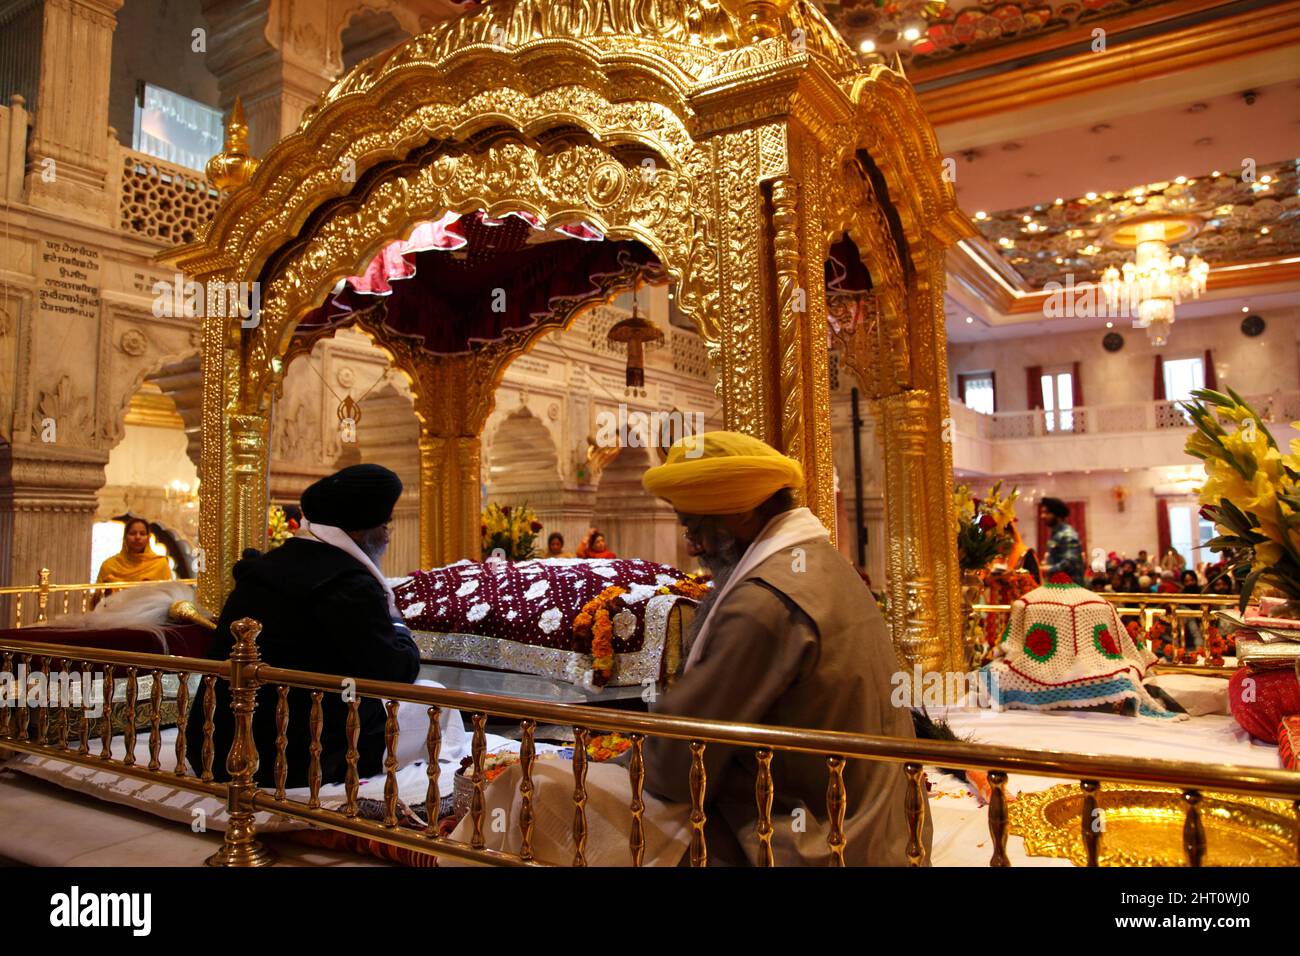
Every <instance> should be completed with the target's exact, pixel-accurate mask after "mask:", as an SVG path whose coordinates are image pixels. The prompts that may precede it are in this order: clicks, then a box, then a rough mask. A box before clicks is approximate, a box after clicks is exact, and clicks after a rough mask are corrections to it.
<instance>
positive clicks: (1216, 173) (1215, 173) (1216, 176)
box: [1210, 169, 1223, 179]
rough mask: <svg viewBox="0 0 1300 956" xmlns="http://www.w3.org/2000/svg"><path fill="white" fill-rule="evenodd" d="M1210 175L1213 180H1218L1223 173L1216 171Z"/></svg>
mask: <svg viewBox="0 0 1300 956" xmlns="http://www.w3.org/2000/svg"><path fill="white" fill-rule="evenodd" d="M1210 175H1211V176H1213V177H1214V178H1215V179H1218V178H1219V177H1220V176H1222V175H1223V173H1221V172H1219V171H1218V170H1217V169H1216V170H1215V171H1214V172H1212V173H1210Z"/></svg>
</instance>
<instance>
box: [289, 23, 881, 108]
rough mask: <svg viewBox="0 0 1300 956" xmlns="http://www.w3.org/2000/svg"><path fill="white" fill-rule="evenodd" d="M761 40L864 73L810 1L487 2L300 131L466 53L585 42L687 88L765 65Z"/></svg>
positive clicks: (408, 48)
mask: <svg viewBox="0 0 1300 956" xmlns="http://www.w3.org/2000/svg"><path fill="white" fill-rule="evenodd" d="M728 8H729V9H730V10H731V11H732V12H731V13H729V12H728ZM781 8H786V9H785V10H784V13H782V12H780V11H781ZM751 9H752V10H754V11H755V12H754V13H751ZM765 15H766V16H767V18H766V19H763V17H764V16H765ZM764 31H766V35H772V36H774V35H777V34H781V35H784V36H785V37H786V38H787V39H789V41H790V43H791V45H792V46H793V47H794V48H795V49H796V50H798V51H799V52H807V53H808V54H809V55H810V56H812V57H813V58H815V59H816V60H818V61H819V62H820V63H821V64H822V65H823V66H824V67H825V68H826V69H827V71H828V72H829V73H830V74H831V75H832V76H835V77H837V78H838V77H844V76H846V75H848V74H852V73H855V72H861V71H862V67H861V66H860V64H859V63H858V62H857V60H856V58H855V57H854V55H853V51H852V50H851V49H850V48H849V46H848V44H846V43H845V42H844V40H843V39H842V38H841V37H840V35H839V34H838V33H836V31H835V28H834V27H832V26H831V24H830V22H829V21H827V19H826V18H825V16H823V15H822V13H821V11H820V10H818V9H817V7H816V6H814V5H813V4H812V3H809V2H807V0H795V2H793V3H792V2H790V0H776V2H771V0H769V2H766V3H752V2H748V0H726V2H723V3H718V2H714V0H563V2H556V0H489V2H486V3H484V4H483V5H482V6H480V7H478V8H476V9H474V10H471V11H470V12H468V13H466V14H465V15H464V16H461V17H458V18H456V19H454V20H446V21H444V22H442V23H439V24H437V25H436V26H434V27H433V28H432V29H430V30H428V31H427V32H425V33H421V34H420V35H418V36H414V37H412V38H411V39H409V40H407V41H406V42H404V43H401V44H399V45H398V46H395V47H393V48H392V49H390V50H386V51H384V52H383V53H379V54H376V55H375V56H373V57H371V58H370V59H368V60H363V61H362V62H361V63H358V64H357V65H356V66H355V67H353V68H352V69H351V70H350V71H349V72H348V73H346V74H344V76H343V77H341V78H340V79H339V80H338V81H337V82H336V83H335V84H334V85H333V86H331V87H330V88H329V89H328V90H326V91H325V93H324V94H323V95H322V96H321V99H320V101H319V102H318V103H317V105H316V106H315V107H313V108H311V109H309V110H308V111H307V112H306V114H304V117H303V123H304V124H306V123H307V122H309V121H310V119H311V118H312V116H313V115H315V113H316V112H317V111H318V110H319V109H320V108H321V107H322V106H324V105H325V104H326V103H329V102H332V101H334V100H336V99H338V98H339V97H342V96H345V95H347V94H349V93H356V92H361V91H365V90H368V89H370V88H371V87H373V86H375V85H377V84H379V83H380V82H381V81H382V80H383V79H384V78H385V77H387V76H389V75H391V74H392V73H394V72H396V71H399V70H402V69H404V68H407V67H410V66H412V65H415V64H420V65H426V66H434V65H439V64H442V63H443V62H445V61H447V60H448V59H450V58H451V57H452V56H454V55H455V54H456V53H458V52H460V51H462V50H465V49H468V48H475V49H477V50H478V51H483V49H484V48H487V49H497V50H502V51H507V50H509V51H516V50H519V49H520V48H527V47H534V46H536V47H538V48H545V46H546V45H547V41H550V40H556V39H567V40H579V41H582V42H583V43H585V44H588V45H590V46H591V47H593V48H594V50H595V51H596V52H597V53H598V54H604V55H606V56H614V57H617V56H620V55H621V56H623V57H626V58H627V59H628V60H629V61H631V60H637V59H642V60H644V59H657V60H662V61H666V62H667V63H669V64H672V65H673V66H674V67H675V68H676V70H677V71H678V72H679V73H680V74H681V76H682V78H683V79H685V80H686V81H688V82H700V81H705V80H708V79H711V78H713V77H715V76H718V75H719V74H722V73H725V72H730V71H733V70H735V69H738V68H744V67H745V66H749V65H754V64H756V63H757V62H761V61H762V59H763V58H762V57H755V55H754V54H753V53H752V52H751V51H752V47H750V46H749V45H748V43H747V37H749V36H753V35H755V34H758V35H760V36H761V35H764V34H763V32H764Z"/></svg>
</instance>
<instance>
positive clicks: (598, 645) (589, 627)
mask: <svg viewBox="0 0 1300 956" xmlns="http://www.w3.org/2000/svg"><path fill="white" fill-rule="evenodd" d="M626 593H627V589H626V588H621V587H618V586H617V585H610V586H609V587H607V588H605V590H603V591H601V592H600V594H598V595H596V596H595V597H594V598H592V599H591V600H590V601H588V602H587V603H586V604H584V605H583V606H582V610H581V611H579V612H578V616H577V617H575V618H574V619H573V633H574V634H576V635H577V636H578V637H583V638H587V639H589V640H590V641H591V682H592V683H593V684H595V685H596V686H597V687H604V686H605V684H606V683H607V682H608V681H609V679H610V677H611V676H613V673H614V623H613V620H612V617H611V614H610V611H611V610H612V609H613V608H615V607H616V606H618V605H621V604H622V600H621V598H622V596H623V595H624V594H626Z"/></svg>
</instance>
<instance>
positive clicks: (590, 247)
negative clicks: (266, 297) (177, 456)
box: [296, 212, 667, 354]
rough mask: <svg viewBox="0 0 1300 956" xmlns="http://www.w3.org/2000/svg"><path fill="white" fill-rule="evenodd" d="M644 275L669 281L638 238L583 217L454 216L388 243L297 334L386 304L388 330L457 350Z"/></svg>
mask: <svg viewBox="0 0 1300 956" xmlns="http://www.w3.org/2000/svg"><path fill="white" fill-rule="evenodd" d="M618 277H623V278H624V280H625V281H618ZM611 280H614V281H611ZM641 281H649V282H655V283H657V282H664V281H667V279H666V276H665V275H664V273H663V270H662V268H661V267H660V265H659V263H658V260H657V259H656V258H655V257H654V254H653V253H651V252H650V250H649V249H647V248H646V247H645V246H643V245H642V244H641V243H639V242H636V241H610V240H607V239H605V237H604V236H602V235H601V233H600V232H598V231H597V230H595V229H594V228H592V227H590V226H587V225H585V224H582V223H577V224H571V225H565V226H560V227H557V228H555V229H551V230H546V229H543V228H541V225H540V223H538V221H537V220H536V219H535V218H534V217H532V216H530V215H528V214H527V213H510V214H507V215H506V216H503V217H502V218H500V219H489V218H487V217H486V216H484V215H483V213H482V212H472V213H467V214H465V215H463V216H461V215H457V214H455V213H452V214H449V215H447V216H444V217H443V218H442V219H439V220H438V221H436V222H424V223H421V224H420V225H419V226H417V227H416V229H415V230H414V232H412V234H411V236H410V238H409V239H405V240H400V241H397V242H392V243H389V244H388V245H387V246H385V247H384V249H383V250H381V251H380V252H379V254H377V255H376V256H375V257H374V258H373V259H372V260H371V261H370V264H369V265H368V266H367V267H366V271H365V272H364V273H363V274H362V275H360V276H352V277H350V278H348V279H346V280H344V281H343V282H341V283H340V284H339V287H338V288H336V290H335V291H334V293H333V294H332V295H331V296H330V297H329V298H328V299H327V300H326V302H325V304H324V305H323V306H321V307H320V308H318V309H315V310H313V311H312V312H310V313H309V314H308V315H307V316H306V318H304V319H303V321H302V322H301V323H299V325H298V329H297V331H296V334H297V335H304V336H305V335H313V334H315V333H317V332H319V331H321V329H322V328H323V327H331V326H333V327H341V326H344V325H348V324H350V323H351V322H352V320H353V318H354V315H355V313H356V312H358V311H360V310H362V309H368V308H371V307H373V306H374V305H376V304H377V303H378V302H380V301H382V303H383V309H382V310H381V315H380V318H381V321H382V322H383V324H384V325H385V326H386V327H387V328H389V329H391V330H393V331H394V332H396V333H398V334H401V335H410V336H418V337H420V338H421V339H423V347H424V349H425V350H426V351H428V352H430V353H434V354H453V353H457V352H466V351H469V350H470V349H471V348H472V347H473V346H474V345H475V344H478V343H483V342H490V341H495V340H497V339H500V338H501V337H502V336H503V335H505V333H507V332H508V331H511V330H515V329H525V328H531V327H533V326H535V325H536V324H537V323H538V321H539V320H541V319H543V318H545V317H546V316H548V315H551V314H553V313H555V312H556V311H559V310H562V309H564V308H566V306H567V305H568V304H570V303H572V302H574V301H577V300H582V299H587V298H589V297H590V296H591V295H592V293H594V292H597V291H599V290H601V289H602V288H606V289H613V288H617V287H619V286H621V287H622V288H630V287H631V286H632V284H633V283H635V282H641Z"/></svg>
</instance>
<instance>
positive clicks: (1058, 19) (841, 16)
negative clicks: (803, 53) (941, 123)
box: [818, 0, 1171, 67]
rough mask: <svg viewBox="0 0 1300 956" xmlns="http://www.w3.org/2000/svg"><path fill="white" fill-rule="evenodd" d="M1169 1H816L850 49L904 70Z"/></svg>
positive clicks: (1169, 0)
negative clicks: (898, 62) (895, 63)
mask: <svg viewBox="0 0 1300 956" xmlns="http://www.w3.org/2000/svg"><path fill="white" fill-rule="evenodd" d="M1170 2H1171V0H1017V2H1004V0H819V3H818V5H819V6H820V7H821V8H822V9H823V10H824V11H825V12H826V15H827V17H828V18H829V19H830V20H831V22H832V23H834V24H835V27H836V29H837V30H839V32H840V35H841V36H843V37H844V39H845V40H847V41H848V43H849V45H850V46H852V47H853V48H854V49H855V50H858V51H859V52H860V53H863V54H872V53H875V54H880V55H881V56H883V57H885V58H886V59H887V60H888V61H889V62H891V63H892V62H893V60H894V55H895V54H896V53H897V54H898V55H899V56H900V57H901V58H902V61H903V64H904V66H912V65H916V66H918V67H924V66H927V65H929V64H931V63H936V62H939V61H942V60H948V59H951V58H953V57H958V56H962V55H964V54H968V53H974V52H977V51H980V50H986V49H989V48H991V47H995V46H998V45H1002V44H1009V43H1014V42H1016V41H1019V40H1024V39H1027V38H1030V37H1035V36H1041V35H1045V34H1050V33H1055V32H1058V31H1061V30H1066V29H1068V28H1070V27H1073V26H1080V25H1087V24H1091V23H1096V22H1100V21H1103V20H1105V19H1107V18H1109V17H1113V16H1116V15H1118V14H1122V13H1127V12H1129V11H1132V10H1135V9H1138V8H1146V7H1156V6H1160V5H1164V4H1168V3H1170Z"/></svg>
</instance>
